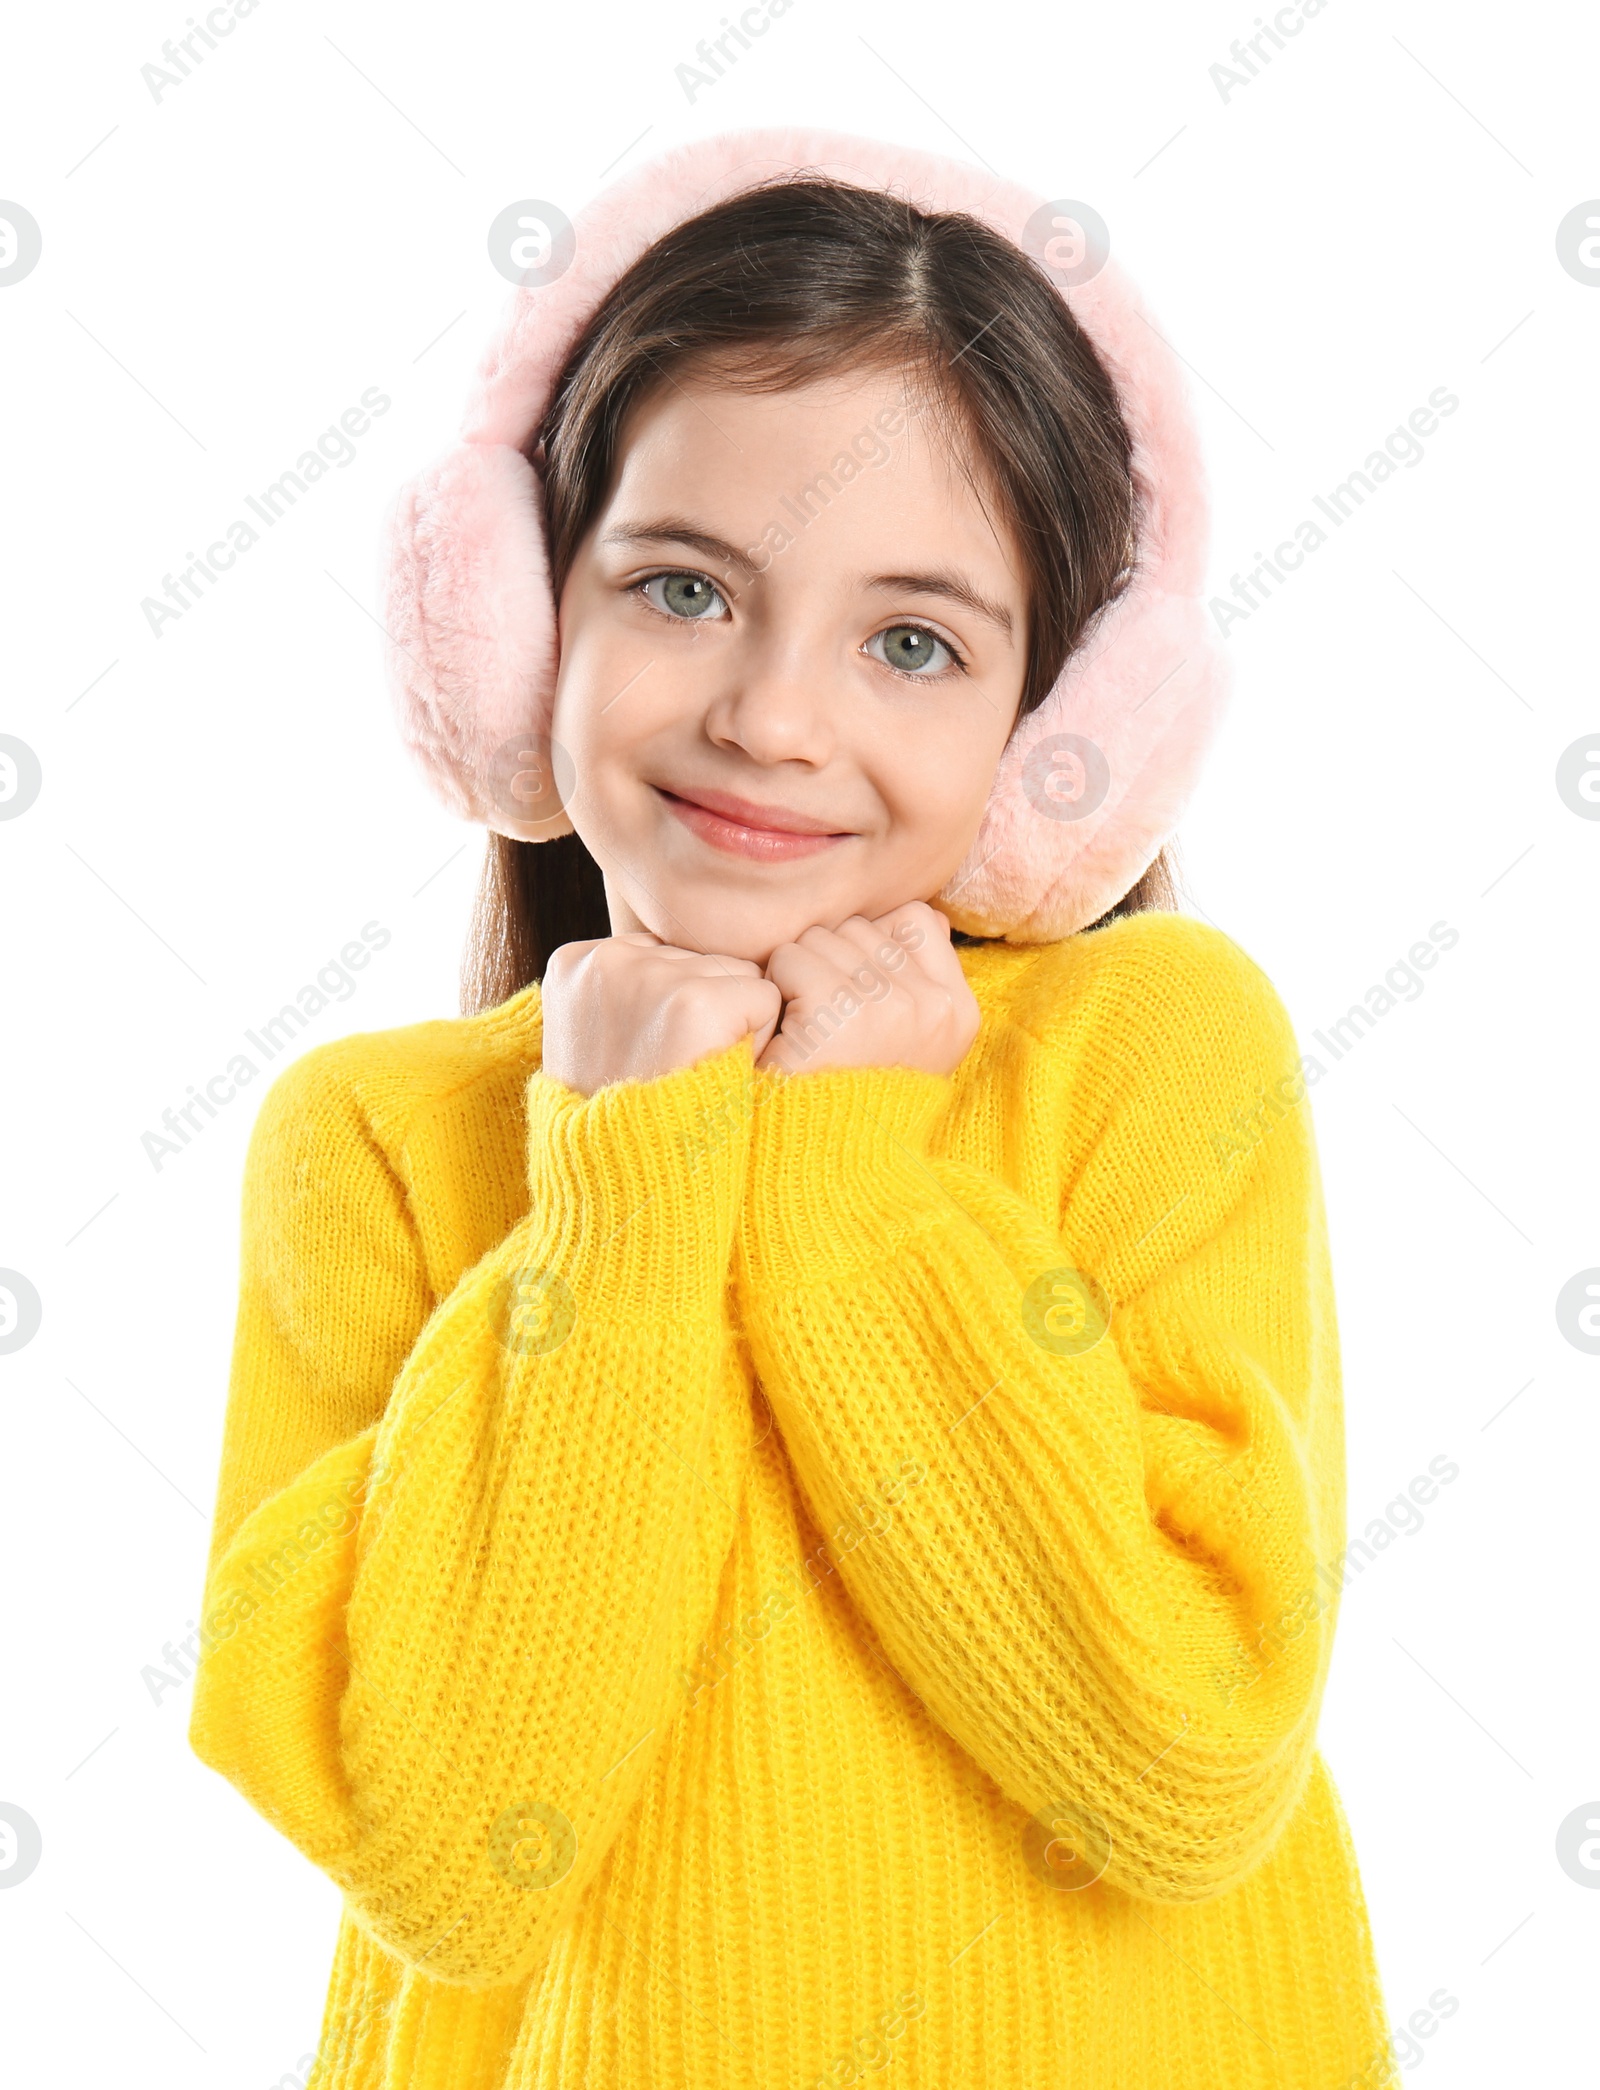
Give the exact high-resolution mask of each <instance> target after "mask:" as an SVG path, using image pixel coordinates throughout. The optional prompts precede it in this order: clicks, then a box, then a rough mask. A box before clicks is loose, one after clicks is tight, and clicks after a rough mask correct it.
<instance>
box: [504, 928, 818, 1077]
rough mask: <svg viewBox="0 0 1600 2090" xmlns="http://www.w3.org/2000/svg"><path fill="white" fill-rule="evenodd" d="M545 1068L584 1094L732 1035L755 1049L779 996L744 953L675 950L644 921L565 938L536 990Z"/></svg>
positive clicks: (685, 1059)
mask: <svg viewBox="0 0 1600 2090" xmlns="http://www.w3.org/2000/svg"><path fill="white" fill-rule="evenodd" d="M540 1004H541V1007H542V1009H543V1012H544V1050H543V1061H542V1065H543V1068H544V1071H545V1073H547V1074H550V1075H552V1076H553V1077H554V1078H555V1079H556V1080H557V1081H561V1082H565V1084H566V1085H567V1087H568V1088H572V1089H576V1090H577V1091H578V1093H579V1095H581V1096H592V1095H593V1094H594V1092H595V1090H596V1089H600V1088H604V1087H605V1086H606V1085H607V1084H608V1083H609V1082H613V1081H630V1080H637V1081H648V1080H650V1079H651V1078H652V1077H653V1076H654V1075H657V1074H670V1073H672V1072H673V1070H674V1069H675V1068H678V1067H692V1066H693V1065H694V1064H695V1062H696V1061H697V1060H702V1059H705V1058H707V1057H708V1056H709V1055H710V1054H711V1053H714V1052H720V1051H722V1050H723V1048H724V1047H725V1046H728V1045H736V1044H737V1043H738V1042H739V1040H740V1039H741V1038H742V1037H744V1036H745V1035H746V1034H747V1033H749V1034H750V1036H751V1049H752V1051H754V1052H756V1053H758V1054H759V1053H760V1052H761V1050H762V1049H763V1047H764V1046H765V1045H766V1043H767V1041H768V1039H769V1038H770V1037H771V1036H772V1033H773V1031H774V1030H775V1029H776V1028H777V1024H778V1018H779V1016H780V1015H781V1013H782V1009H783V997H782V995H781V994H780V993H779V992H778V989H777V988H776V987H775V986H774V985H773V983H772V981H771V980H768V979H764V978H763V977H762V972H761V967H760V966H759V965H756V964H754V963H753V962H752V961H751V960H750V959H748V958H725V957H721V956H718V955H717V954H716V953H714V952H706V951H688V950H682V949H680V948H679V947H678V945H676V944H671V943H663V942H662V941H661V939H660V937H658V936H652V935H651V934H650V933H649V931H648V930H645V929H637V930H634V931H631V932H630V933H629V934H627V935H624V936H600V937H594V938H592V939H591V940H590V941H589V942H587V943H564V944H562V945H561V946H560V947H559V949H557V950H554V951H552V952H551V954H550V962H549V964H548V965H547V966H546V967H545V973H544V984H543V987H542V988H541V990H540Z"/></svg>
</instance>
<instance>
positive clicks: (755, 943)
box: [630, 886, 884, 967]
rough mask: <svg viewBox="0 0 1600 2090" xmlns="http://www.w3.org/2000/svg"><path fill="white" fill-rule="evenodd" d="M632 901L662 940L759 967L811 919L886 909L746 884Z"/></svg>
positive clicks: (834, 919)
mask: <svg viewBox="0 0 1600 2090" xmlns="http://www.w3.org/2000/svg"><path fill="white" fill-rule="evenodd" d="M630 900H632V896H631V895H630ZM641 903H642V904H641ZM632 904H633V906H634V911H635V912H636V913H637V914H638V916H639V918H640V920H641V921H642V922H643V923H644V925H645V927H646V928H647V929H649V931H650V933H651V934H652V935H653V936H659V937H660V938H661V939H662V941H663V942H664V943H675V944H679V945H681V946H683V947H685V948H687V949H690V950H705V951H719V952H721V953H722V954H723V955H724V956H725V957H728V958H748V959H749V960H750V961H751V962H752V963H753V964H756V965H760V966H763V967H764V966H765V965H766V962H767V960H768V959H769V958H770V957H771V956H772V954H773V952H774V951H775V950H776V949H777V948H778V946H779V944H781V943H793V942H794V941H795V939H796V938H797V937H798V936H799V935H800V934H801V932H802V931H803V930H806V929H808V928H810V927H811V925H812V924H813V923H814V922H819V921H826V922H827V923H829V924H830V925H831V924H832V923H834V922H839V921H843V920H844V919H845V917H846V916H847V915H850V914H866V913H869V912H876V913H880V914H881V913H882V912H883V911H884V910H883V909H882V908H873V907H872V906H871V903H869V902H860V903H858V902H857V901H856V900H855V899H853V898H850V897H848V896H846V897H844V898H840V899H833V898H828V897H822V896H818V895H806V894H800V895H795V894H783V895H779V894H775V893H770V892H768V893H759V892H751V891H750V890H749V889H748V888H746V889H745V890H743V891H740V890H724V891H722V892H716V893H708V892H707V891H706V890H705V888H704V887H700V888H698V889H697V890H695V891H694V892H692V893H682V894H679V893H675V892H673V891H671V890H670V889H669V890H667V891H666V892H663V891H662V889H661V888H660V887H659V886H657V887H656V890H655V893H654V895H651V894H649V893H640V894H639V895H638V899H637V900H636V901H632Z"/></svg>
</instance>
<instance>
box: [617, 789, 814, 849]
mask: <svg viewBox="0 0 1600 2090" xmlns="http://www.w3.org/2000/svg"><path fill="white" fill-rule="evenodd" d="M652 788H653V789H654V790H655V791H657V792H658V793H659V795H660V797H661V798H662V800H663V802H664V803H665V804H666V806H667V808H668V810H669V811H670V812H671V813H673V814H674V815H675V816H676V817H677V818H678V819H679V820H681V821H682V822H683V824H684V826H685V827H687V828H688V829H689V830H690V832H691V833H693V834H697V835H698V836H699V837H700V839H701V840H702V841H703V842H706V843H708V844H709V845H710V847H711V848H713V849H717V850H720V851H721V852H722V853H723V854H724V855H726V856H742V857H747V858H755V859H757V860H758V861H764V862H768V863H777V862H782V861H786V860H787V859H788V858H790V857H795V856H815V855H816V854H817V853H818V851H819V850H823V849H830V848H832V846H833V845H834V843H836V842H842V841H845V840H847V839H848V837H847V835H846V834H845V833H844V832H842V831H841V830H839V829H838V828H831V827H829V826H828V825H827V823H826V822H825V821H822V820H813V819H812V818H810V816H809V815H807V814H805V813H796V812H792V811H791V810H790V809H789V808H788V807H787V806H764V805H758V804H757V803H756V802H755V800H754V799H749V798H739V797H736V796H735V795H734V794H733V793H732V792H731V791H669V790H668V789H667V788H666V787H665V785H662V784H657V785H654V786H653V787H652Z"/></svg>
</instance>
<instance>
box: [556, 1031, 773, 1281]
mask: <svg viewBox="0 0 1600 2090" xmlns="http://www.w3.org/2000/svg"><path fill="white" fill-rule="evenodd" d="M753 1075H754V1067H753V1062H752V1057H751V1052H750V1041H749V1039H748V1037H745V1038H742V1039H740V1040H739V1041H738V1042H737V1043H735V1044H733V1045H731V1046H727V1047H725V1048H723V1049H722V1050H721V1051H719V1052H714V1053H711V1054H709V1055H707V1056H706V1057H705V1058H703V1059H701V1060H699V1061H697V1062H696V1064H695V1065H693V1066H691V1067H679V1068H675V1069H673V1070H672V1071H671V1072H670V1073H667V1074H661V1075H656V1076H654V1077H653V1078H651V1079H648V1080H632V1079H630V1080H624V1081H616V1082H610V1083H607V1084H606V1086H605V1087H603V1088H599V1089H597V1090H596V1091H595V1092H594V1094H593V1095H591V1096H584V1095H582V1094H580V1093H579V1092H578V1091H577V1090H575V1089H572V1088H570V1087H568V1086H567V1085H566V1084H565V1083H563V1082H561V1081H558V1080H557V1079H556V1078H555V1077H554V1076H553V1075H549V1074H547V1073H545V1071H544V1070H543V1068H541V1069H539V1070H538V1071H537V1072H536V1073H534V1074H533V1075H531V1076H530V1077H529V1080H528V1084H527V1091H526V1101H527V1153H528V1187H529V1192H530V1195H531V1201H532V1202H531V1211H530V1221H531V1225H530V1232H529V1254H528V1263H529V1266H530V1267H532V1268H534V1269H535V1270H536V1271H537V1272H538V1273H540V1274H541V1275H543V1274H544V1273H550V1274H551V1275H552V1276H553V1277H555V1278H558V1279H559V1280H560V1282H561V1284H562V1285H564V1286H565V1287H566V1288H567V1290H568V1291H569V1292H570V1293H571V1294H572V1296H573V1299H574V1302H575V1304H576V1306H577V1309H578V1310H579V1311H580V1312H581V1311H594V1312H603V1313H604V1316H605V1318H606V1319H607V1320H611V1321H616V1320H629V1321H633V1320H640V1321H649V1320H652V1319H656V1318H659V1317H660V1316H661V1315H663V1314H678V1313H681V1312H688V1311H699V1310H702V1309H704V1308H706V1307H708V1306H710V1305H713V1304H716V1305H720V1301H721V1296H722V1292H723V1289H724V1287H725V1285H726V1281H727V1272H728V1261H729V1256H730V1254H731V1250H732V1244H733V1236H734V1230H735V1228H736V1225H737V1222H738V1216H739V1208H740V1202H741V1198H742V1194H743V1189H744V1181H745V1174H746V1169H747V1165H748V1159H749V1148H750V1131H751V1106H752V1083H753Z"/></svg>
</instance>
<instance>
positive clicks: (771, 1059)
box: [756, 900, 979, 1074]
mask: <svg viewBox="0 0 1600 2090" xmlns="http://www.w3.org/2000/svg"><path fill="white" fill-rule="evenodd" d="M766 978H767V979H768V980H769V981H772V982H775V983H776V985H777V986H778V988H779V989H780V990H781V992H782V995H783V1004H784V1006H783V1021H782V1024H781V1026H780V1027H779V1029H778V1032H777V1034H776V1036H774V1037H772V1038H771V1041H770V1042H769V1043H767V1044H766V1046H765V1049H764V1050H762V1049H761V1048H760V1047H758V1048H757V1060H756V1064H757V1065H758V1066H762V1067H776V1068H778V1069H779V1070H780V1071H781V1072H783V1073H785V1074H808V1073H811V1074H814V1073H818V1072H820V1071H821V1070H822V1069H823V1068H826V1067H913V1068H920V1069H922V1070H923V1071H924V1072H926V1073H929V1074H950V1073H953V1072H954V1070H955V1068H956V1067H957V1066H958V1065H959V1064H960V1062H961V1060H962V1059H963V1058H964V1057H965V1056H966V1052H967V1049H968V1047H969V1046H970V1045H971V1043H972V1041H973V1039H974V1038H975V1037H976V1036H977V1035H978V1021H979V1017H978V1004H977V1001H976V999H975V997H974V995H973V992H972V989H971V988H970V987H969V986H968V985H967V981H966V975H965V974H964V973H963V972H962V970H961V961H960V959H959V958H958V957H957V956H956V952H955V947H954V945H953V944H952V943H951V941H950V924H949V921H948V920H947V919H946V917H945V916H944V915H942V914H940V913H939V912H938V910H937V909H936V908H933V907H930V906H928V904H927V902H926V901H923V900H910V901H908V902H907V903H906V904H905V906H903V907H896V908H895V909H893V910H892V912H890V913H888V914H883V915H879V916H878V917H877V919H876V920H874V921H869V920H868V919H867V918H866V916H865V915H860V914H853V915H851V916H850V917H849V919H848V920H847V921H843V922H841V923H840V924H839V926H838V928H837V929H824V928H821V927H816V928H811V929H805V930H802V931H801V934H800V937H799V939H798V941H797V942H795V943H781V944H779V946H778V947H777V949H776V950H775V951H774V952H773V953H772V955H771V957H770V958H769V959H768V960H767V969H766Z"/></svg>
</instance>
